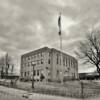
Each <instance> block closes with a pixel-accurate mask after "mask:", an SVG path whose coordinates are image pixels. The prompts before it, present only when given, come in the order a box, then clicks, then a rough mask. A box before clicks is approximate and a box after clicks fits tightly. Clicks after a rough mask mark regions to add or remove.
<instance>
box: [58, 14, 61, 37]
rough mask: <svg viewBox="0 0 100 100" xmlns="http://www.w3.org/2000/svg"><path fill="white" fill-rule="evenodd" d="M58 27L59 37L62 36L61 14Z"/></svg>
mask: <svg viewBox="0 0 100 100" xmlns="http://www.w3.org/2000/svg"><path fill="white" fill-rule="evenodd" d="M58 27H59V35H61V13H60V16H59V18H58Z"/></svg>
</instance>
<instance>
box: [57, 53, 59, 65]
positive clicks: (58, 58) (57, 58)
mask: <svg viewBox="0 0 100 100" xmlns="http://www.w3.org/2000/svg"><path fill="white" fill-rule="evenodd" d="M57 64H59V55H58V54H57Z"/></svg>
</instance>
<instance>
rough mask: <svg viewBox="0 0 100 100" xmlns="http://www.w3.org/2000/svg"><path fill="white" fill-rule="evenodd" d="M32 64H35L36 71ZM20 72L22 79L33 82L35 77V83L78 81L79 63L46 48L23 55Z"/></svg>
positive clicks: (57, 51)
mask: <svg viewBox="0 0 100 100" xmlns="http://www.w3.org/2000/svg"><path fill="white" fill-rule="evenodd" d="M32 63H35V66H34V70H33V66H32ZM20 71H21V78H22V79H30V80H31V79H32V76H34V80H35V81H61V80H62V79H63V80H69V79H77V78H78V62H77V60H76V59H75V58H74V57H72V56H70V55H68V54H66V53H63V52H62V53H61V52H60V51H59V50H56V49H54V48H48V47H44V48H40V49H37V50H35V51H32V52H29V53H26V54H24V55H22V56H21V70H20ZM33 74H34V75H33ZM41 77H42V79H43V80H42V79H41Z"/></svg>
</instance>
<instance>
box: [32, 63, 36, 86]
mask: <svg viewBox="0 0 100 100" xmlns="http://www.w3.org/2000/svg"><path fill="white" fill-rule="evenodd" d="M31 65H32V68H33V75H32V88H34V67H35V65H36V64H35V63H34V62H32V64H31Z"/></svg>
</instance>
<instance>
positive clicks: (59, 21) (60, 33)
mask: <svg viewBox="0 0 100 100" xmlns="http://www.w3.org/2000/svg"><path fill="white" fill-rule="evenodd" d="M58 26H59V38H60V65H61V67H62V65H63V63H62V31H61V12H60V16H59V19H58ZM61 83H63V68H62V72H61Z"/></svg>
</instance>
